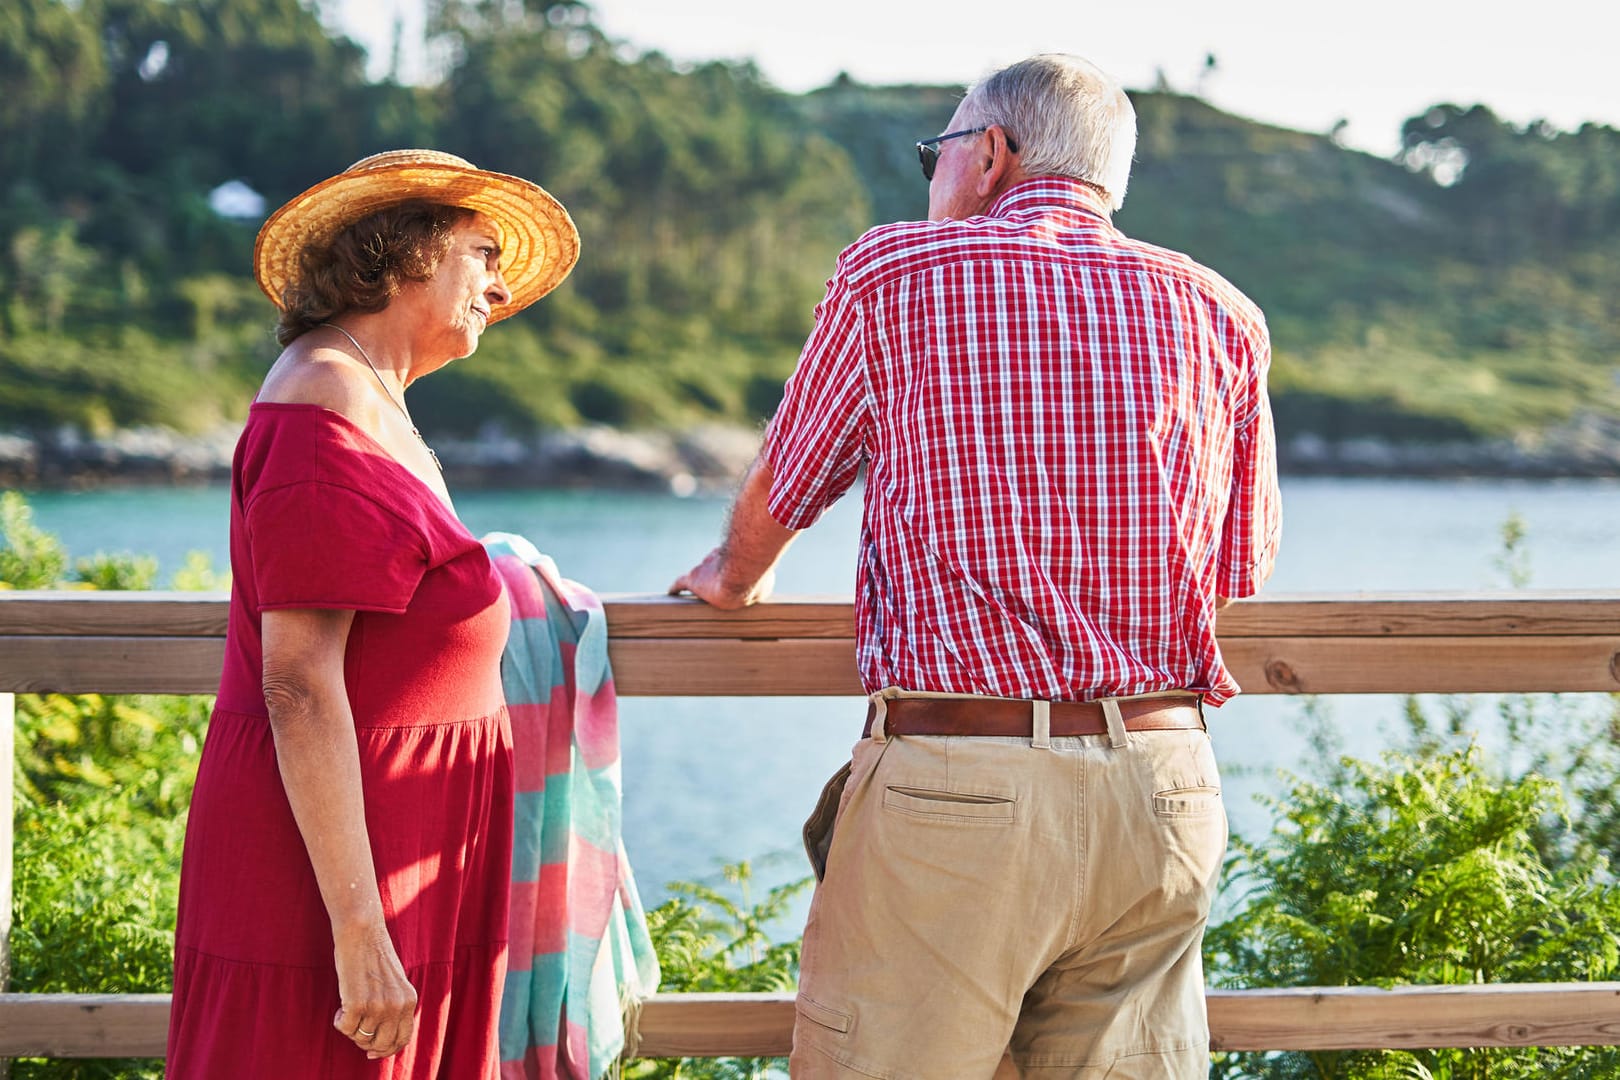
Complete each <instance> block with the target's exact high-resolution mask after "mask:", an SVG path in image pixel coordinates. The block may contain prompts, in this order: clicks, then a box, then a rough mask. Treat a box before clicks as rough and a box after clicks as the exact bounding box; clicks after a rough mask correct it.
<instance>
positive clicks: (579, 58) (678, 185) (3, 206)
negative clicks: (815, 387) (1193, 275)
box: [0, 0, 1620, 439]
mask: <svg viewBox="0 0 1620 1080" xmlns="http://www.w3.org/2000/svg"><path fill="white" fill-rule="evenodd" d="M430 7H431V11H432V18H431V20H430V22H431V26H430V31H431V41H430V45H431V49H430V52H431V54H432V55H434V56H436V57H438V58H439V59H440V67H439V70H440V77H439V78H437V79H436V80H435V81H433V82H432V83H431V84H429V85H423V86H407V85H401V84H399V83H397V82H396V81H394V80H392V79H385V80H383V81H380V82H370V81H368V80H367V78H366V75H365V71H364V59H365V58H364V56H363V54H362V52H361V51H360V49H359V48H358V47H357V46H356V45H354V44H353V43H352V42H350V41H348V40H346V39H344V38H342V37H340V36H335V35H334V34H333V33H332V32H331V31H329V30H327V29H326V28H325V27H324V26H323V25H322V23H321V20H320V19H319V18H318V17H317V14H316V12H315V9H314V7H313V5H312V4H311V3H310V2H308V0H75V2H71V3H70V2H67V0H14V2H12V3H8V4H7V5H5V10H4V11H3V12H0V429H8V428H9V429H12V430H18V429H26V428H34V427H46V426H52V425H56V424H59V423H62V422H71V423H74V424H77V425H79V426H80V427H81V428H83V429H87V430H91V431H105V430H107V429H109V428H113V427H120V426H129V425H136V424H147V423H157V424H165V425H169V426H172V427H176V428H180V429H182V430H197V429H201V428H205V427H208V426H210V425H212V424H214V423H216V422H218V421H220V420H222V419H229V418H232V417H240V415H241V414H242V411H243V409H244V407H245V403H246V401H247V399H248V397H249V395H250V394H251V388H252V386H253V385H254V383H255V381H256V377H257V375H258V373H259V372H261V371H262V370H263V368H264V366H265V365H266V364H267V363H268V361H269V359H270V358H271V357H272V355H273V352H274V347H273V344H272V340H271V337H270V334H269V321H270V320H269V306H268V304H267V303H266V302H265V300H264V298H263V297H262V296H261V295H260V294H259V293H258V291H257V289H256V288H255V287H254V285H253V284H252V282H251V279H250V278H248V277H247V276H246V270H247V267H248V265H249V256H250V251H251V245H252V237H253V234H254V232H255V230H256V228H257V225H258V221H259V220H260V218H261V217H262V211H260V212H258V213H255V212H253V211H251V210H249V211H248V212H247V213H245V214H244V215H243V216H241V217H226V216H221V214H219V213H216V212H215V210H214V209H213V208H212V207H211V205H210V196H211V193H215V192H216V191H218V189H220V187H221V185H226V184H230V183H233V182H234V183H236V184H240V185H245V187H246V188H248V189H251V191H252V192H256V193H258V194H259V195H260V196H262V197H263V199H264V200H265V202H266V204H267V205H268V206H271V207H273V206H275V205H277V204H279V203H280V202H281V201H282V200H284V199H285V198H287V197H288V196H290V195H292V194H294V193H295V192H297V191H298V190H300V189H302V188H303V187H304V186H306V185H308V184H310V183H312V182H314V181H316V180H318V179H321V178H322V177H325V176H327V175H329V174H331V173H333V172H335V171H337V170H340V169H342V168H343V167H345V166H346V165H347V164H348V163H350V162H351V161H354V160H355V159H357V158H359V157H361V156H363V155H365V154H367V153H371V152H374V151H376V150H379V149H383V148H388V147H394V146H401V145H433V146H439V147H442V148H444V149H448V150H451V151H455V152H457V153H461V154H463V155H465V156H467V157H469V158H471V159H472V160H474V161H476V162H478V163H479V164H481V165H484V166H486V167H489V168H495V169H502V170H507V171H513V172H517V173H520V174H523V175H528V176H533V177H535V178H537V179H539V180H540V181H541V182H543V183H544V184H545V185H547V186H548V187H549V188H550V189H551V190H552V191H553V192H554V193H556V194H557V195H558V196H559V197H561V198H562V199H563V201H564V202H565V203H566V204H567V205H568V206H569V207H570V208H571V210H572V212H573V213H574V215H575V217H576V219H577V220H578V223H579V226H580V231H581V234H582V237H583V241H584V253H583V257H582V259H581V262H580V265H579V267H578V269H577V270H576V271H575V273H574V275H573V277H572V278H571V279H570V280H569V281H568V282H567V283H565V284H564V286H563V287H562V288H561V289H559V290H558V292H557V293H555V294H554V295H553V296H551V297H548V298H547V300H546V301H545V302H543V303H542V304H540V305H538V306H537V307H536V308H535V309H533V310H532V311H531V312H528V313H526V314H525V315H523V316H522V317H520V318H518V319H515V320H512V321H511V322H509V323H506V324H504V325H503V326H501V327H500V328H499V329H498V331H497V332H496V333H494V334H491V335H490V337H489V340H488V341H487V342H486V344H485V345H484V347H483V349H481V351H480V353H479V355H478V356H477V357H475V358H474V359H473V360H471V361H469V362H467V363H464V364H460V365H457V366H456V367H454V368H453V369H451V370H450V371H449V372H447V373H446V374H444V375H443V376H440V377H439V378H436V379H435V380H434V390H433V392H432V393H430V394H427V395H423V398H422V400H421V401H420V402H419V404H418V410H419V414H420V415H421V417H422V420H423V423H424V425H425V426H427V427H429V428H431V429H437V430H440V431H446V432H449V431H455V432H472V431H475V430H477V429H479V428H480V427H481V426H483V425H485V424H487V423H490V422H496V423H499V424H501V425H503V426H505V427H507V428H509V429H512V430H517V431H522V430H527V429H531V428H534V427H536V426H553V427H555V426H568V425H573V424H577V423H579V422H581V421H598V422H606V423H611V424H615V425H621V426H631V427H635V426H642V427H649V426H676V427H678V426H682V425H685V424H689V423H692V422H695V421H699V420H705V419H730V420H750V419H754V418H758V417H760V416H763V415H765V414H767V413H769V411H770V410H771V409H772V408H773V407H774V403H775V401H776V398H777V395H778V394H779V391H780V383H781V380H782V378H783V376H784V375H785V374H786V372H787V371H788V370H789V369H790V368H791V366H792V363H793V359H794V357H795V356H796V354H797V350H798V347H799V345H800V344H801V343H802V340H803V337H804V335H805V333H806V331H807V330H808V328H809V324H810V319H811V310H812V307H813V306H814V304H815V302H816V301H817V300H818V299H819V297H820V292H821V287H822V282H823V281H824V279H825V278H826V276H827V274H828V273H829V272H830V270H831V268H832V265H833V259H834V257H835V255H836V253H837V251H838V250H839V249H840V247H842V246H843V245H844V244H846V243H848V242H849V241H850V240H852V239H854V237H855V236H856V235H858V234H859V232H860V231H861V230H862V229H863V228H865V227H866V226H868V225H870V224H872V223H875V222H878V221H885V220H893V219H896V218H911V217H918V216H921V214H922V213H923V212H924V208H925V206H926V192H925V189H924V187H923V182H922V180H921V178H920V177H919V176H918V175H917V171H916V165H915V157H914V154H913V152H912V149H911V142H912V141H913V140H914V139H916V138H917V137H919V136H921V135H923V134H926V133H928V132H931V131H937V130H939V129H940V127H941V126H942V125H943V124H944V123H945V122H946V121H947V120H948V118H949V116H950V113H951V110H952V108H953V107H954V104H955V101H956V98H957V95H958V94H959V92H960V89H959V88H953V87H923V86H900V87H870V86H862V85H859V84H857V83H854V82H852V81H851V80H849V79H847V78H841V79H839V80H836V81H835V82H834V83H833V84H831V85H829V86H827V87H825V88H823V89H821V90H818V91H815V92H813V93H810V94H806V95H788V94H785V93H782V92H780V91H778V90H776V89H774V88H773V87H771V86H770V85H769V84H768V83H767V82H766V80H765V79H764V78H763V77H762V76H761V75H760V73H759V72H758V71H756V70H755V69H754V68H753V67H751V66H750V65H748V64H746V63H730V62H715V63H707V64H700V65H697V66H693V67H684V66H678V65H675V64H673V63H672V62H670V61H669V60H668V59H667V58H665V57H663V56H661V55H659V54H657V53H648V54H638V53H636V52H634V51H633V50H631V49H628V48H627V47H626V46H624V45H623V44H622V43H618V42H615V41H612V40H609V39H608V38H606V37H605V36H604V35H603V34H602V33H601V31H600V30H599V29H597V28H596V26H595V25H594V23H593V21H592V15H591V11H590V8H589V7H588V5H586V4H584V3H580V2H577V0H435V3H433V4H432V5H431V6H430ZM964 74H971V73H964ZM1134 96H1135V100H1136V104H1137V108H1138V111H1139V113H1140V118H1141V132H1142V139H1141V145H1140V151H1139V154H1138V164H1137V168H1136V173H1135V178H1134V180H1133V183H1132V186H1131V194H1130V197H1129V200H1128V201H1127V203H1126V208H1125V210H1124V211H1123V213H1122V214H1121V216H1120V219H1119V221H1120V224H1121V226H1122V227H1123V228H1125V229H1126V231H1128V232H1130V233H1133V234H1135V235H1139V236H1141V237H1143V238H1144V239H1148V240H1152V241H1154V242H1159V243H1163V244H1166V245H1168V246H1171V247H1175V248H1179V249H1183V250H1186V251H1188V252H1190V253H1191V254H1193V255H1194V256H1196V257H1198V258H1201V259H1203V260H1206V261H1208V262H1209V263H1211V264H1212V265H1214V266H1216V267H1217V268H1219V269H1220V270H1222V271H1223V272H1224V273H1226V274H1227V276H1229V277H1231V278H1232V279H1233V280H1234V281H1235V282H1236V283H1237V284H1238V285H1239V286H1240V287H1242V288H1243V289H1245V290H1246V291H1248V292H1249V293H1251V294H1252V295H1253V296H1255V297H1256V299H1258V300H1259V301H1260V302H1261V303H1262V305H1263V306H1264V307H1265V308H1266V309H1267V311H1268V313H1269V314H1270V317H1271V321H1272V324H1273V327H1274V330H1275V336H1276V352H1277V365H1276V375H1275V379H1274V385H1275V389H1276V391H1277V397H1278V410H1277V411H1278V420H1279V425H1280V426H1281V428H1282V429H1283V431H1284V432H1285V433H1289V432H1301V431H1310V432H1316V433H1321V434H1324V435H1326V436H1329V437H1334V438H1338V437H1350V436H1356V435H1368V434H1372V435H1380V436H1384V437H1390V438H1421V439H1434V438H1448V437H1463V438H1471V437H1477V436H1482V435H1501V434H1508V433H1514V434H1524V433H1529V432H1534V431H1536V430H1538V429H1541V428H1545V427H1547V426H1548V425H1553V424H1558V423H1562V422H1565V421H1568V420H1569V419H1571V418H1572V417H1575V416H1577V415H1594V416H1596V417H1599V418H1602V419H1603V420H1605V421H1609V420H1613V419H1614V418H1616V417H1617V416H1620V391H1617V388H1616V382H1615V375H1616V364H1617V361H1620V300H1617V299H1616V297H1620V245H1617V244H1616V243H1615V240H1616V233H1617V231H1620V132H1616V131H1615V130H1614V129H1612V128H1607V127H1599V126H1595V125H1588V126H1586V127H1583V128H1581V129H1580V130H1579V131H1576V132H1561V131H1555V130H1553V129H1550V128H1547V127H1546V126H1545V125H1530V126H1529V127H1526V128H1519V127H1515V126H1514V125H1511V124H1508V123H1505V122H1503V121H1501V120H1499V119H1498V118H1496V117H1495V116H1493V115H1492V114H1491V113H1490V112H1489V110H1487V109H1485V108H1483V107H1479V106H1475V107H1472V108H1465V107H1460V106H1453V105H1441V106H1437V107H1436V108H1434V109H1432V110H1430V111H1428V112H1427V113H1425V114H1424V115H1422V116H1418V117H1414V118H1413V119H1412V120H1410V121H1408V122H1407V124H1406V126H1405V129H1404V132H1403V137H1404V143H1403V146H1404V149H1403V151H1402V153H1401V154H1400V155H1399V158H1398V160H1395V161H1384V160H1380V159H1377V158H1374V157H1370V156H1368V155H1366V154H1361V153H1357V152H1354V151H1350V150H1347V149H1344V148H1341V147H1339V146H1338V145H1336V144H1335V143H1334V142H1333V140H1332V138H1331V137H1329V136H1319V135H1312V134H1305V133H1300V132H1292V131H1283V130H1279V129H1275V128H1268V127H1264V126H1261V125H1258V124H1254V123H1251V122H1249V121H1246V120H1243V119H1240V118H1238V117H1234V116H1229V115H1225V114H1222V113H1220V112H1218V111H1216V110H1214V109H1212V108H1210V107H1209V106H1208V105H1206V104H1205V103H1203V102H1202V101H1200V100H1198V99H1196V98H1192V97H1186V96H1181V95H1178V94H1175V93H1172V92H1169V91H1167V90H1162V89H1161V90H1157V91H1151V92H1139V93H1136V94H1135V95H1134Z"/></svg>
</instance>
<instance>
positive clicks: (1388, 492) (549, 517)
mask: <svg viewBox="0 0 1620 1080" xmlns="http://www.w3.org/2000/svg"><path fill="white" fill-rule="evenodd" d="M30 500H31V503H32V505H33V507H34V512H35V517H36V520H37V521H38V523H39V524H40V525H41V526H43V527H44V528H46V529H49V530H51V531H53V532H55V533H57V534H58V535H59V536H60V537H61V538H62V539H63V541H64V542H65V543H66V544H67V546H68V548H69V550H70V551H71V552H73V553H74V554H75V555H84V554H89V553H91V552H93V551H97V550H104V551H130V552H138V553H146V554H153V555H156V556H157V557H158V559H159V564H160V574H161V575H162V576H163V577H164V578H166V577H167V576H168V575H169V574H171V573H172V572H173V571H174V570H175V569H176V568H177V567H178V566H179V565H180V563H181V560H182V559H183V558H184V556H185V553H186V552H187V551H189V550H193V549H196V550H202V551H205V552H208V553H209V554H210V555H211V556H212V557H213V559H214V561H215V564H216V565H217V566H221V567H223V566H224V565H225V564H226V562H227V559H226V516H227V500H228V492H227V491H226V490H225V489H224V488H223V487H219V488H189V489H136V490H122V491H97V492H75V493H38V494H32V495H31V496H30ZM456 502H457V508H458V510H459V512H460V514H461V516H462V518H463V520H465V521H466V522H467V524H468V526H469V528H471V529H472V531H473V532H475V533H483V532H487V531H493V530H504V531H509V532H517V533H522V534H524V535H526V536H528V537H529V538H530V539H532V540H533V541H534V542H535V543H536V544H537V545H538V546H539V547H540V548H541V549H542V550H545V551H547V552H548V553H550V554H551V555H552V556H553V557H554V558H555V559H556V560H557V563H558V565H559V566H560V567H561V568H562V571H563V572H564V573H565V574H566V575H568V576H569V577H573V578H575V579H577V580H580V581H584V582H586V583H587V584H589V585H591V586H592V587H593V588H595V589H596V590H597V591H598V592H662V591H663V590H664V588H665V587H666V586H667V585H668V584H669V582H670V581H671V580H673V579H674V577H675V576H676V575H677V574H678V573H680V572H681V571H683V570H685V569H686V568H687V567H688V566H690V565H691V564H692V563H693V562H695V561H696V560H697V559H699V558H700V557H701V556H702V555H703V554H704V553H705V552H707V551H708V549H709V548H710V547H711V546H713V544H714V543H715V542H716V540H717V539H718V538H719V535H720V530H721V526H722V522H723V518H724V513H725V509H726V500H725V499H721V498H710V497H694V498H686V499H682V498H677V497H674V496H669V495H649V494H634V493H623V492H542V491H504V492H485V491H478V492H464V493H461V494H459V495H458V496H457V499H456ZM1283 504H1284V536H1285V539H1284V544H1283V552H1282V555H1281V557H1280V558H1279V560H1278V565H1277V570H1276V573H1275V575H1274V577H1273V578H1272V581H1271V584H1270V585H1269V586H1268V589H1267V592H1268V594H1275V593H1279V592H1324V591H1326V592H1355V591H1366V590H1376V591H1391V590H1394V591H1420V590H1432V589H1481V588H1498V587H1504V586H1505V585H1506V584H1507V580H1506V578H1505V577H1504V574H1503V572H1502V571H1501V570H1500V569H1498V568H1497V566H1496V563H1497V562H1498V559H1499V553H1500V551H1501V530H1502V525H1503V523H1504V522H1505V521H1506V520H1507V519H1508V517H1509V515H1515V514H1516V515H1517V516H1518V517H1519V518H1520V519H1522V521H1523V522H1524V524H1525V527H1526V530H1527V551H1528V569H1529V572H1530V575H1531V584H1532V585H1533V586H1534V587H1538V588H1599V589H1620V559H1617V558H1616V557H1615V553H1616V548H1617V539H1616V538H1617V537H1620V483H1615V482H1603V481H1578V482H1577V481H1569V482H1558V483H1530V482H1485V481H1391V480H1327V479H1294V480H1285V481H1284V485H1283ZM858 528H859V503H858V498H849V499H846V500H845V501H844V502H843V503H841V504H839V505H838V506H835V507H834V508H833V509H832V510H831V511H829V512H828V514H827V515H826V517H825V518H824V519H823V520H822V521H821V522H820V523H818V525H817V526H816V527H815V528H813V529H811V530H810V531H809V532H807V533H805V534H804V535H803V536H801V537H800V538H799V540H798V541H797V542H796V543H795V544H794V546H793V547H792V548H791V549H790V550H789V552H788V555H787V557H786V559H785V560H784V563H783V566H782V568H781V571H780V573H779V576H778V589H779V590H780V591H781V592H783V593H835V594H844V595H847V594H849V593H850V592H851V591H852V589H853V576H854V551H855V539H856V534H857V531H858ZM1327 708H1328V710H1329V713H1330V715H1331V716H1332V717H1333V718H1334V720H1335V723H1336V726H1337V729H1338V730H1339V731H1340V732H1341V734H1342V736H1343V738H1344V741H1345V744H1346V746H1347V747H1348V748H1349V749H1350V750H1352V751H1354V752H1356V753H1361V754H1372V753H1375V752H1376V751H1377V749H1378V748H1379V747H1380V746H1382V745H1383V744H1384V743H1385V741H1386V740H1387V738H1388V734H1389V732H1390V731H1391V730H1392V728H1393V725H1394V724H1395V723H1396V720H1397V717H1398V703H1397V700H1396V699H1392V698H1375V697H1374V698H1369V697H1341V698H1335V699H1330V700H1329V701H1328V704H1327ZM1479 712H1480V714H1481V715H1482V716H1486V717H1488V715H1489V713H1490V709H1489V707H1488V703H1483V704H1482V706H1481V708H1480V709H1479ZM621 716H622V722H623V755H624V777H625V839H626V846H627V847H628V849H629V852H630V857H631V860H632V863H633V864H634V866H635V868H636V873H637V877H638V879H639V881H640V882H641V887H642V891H643V893H644V894H645V895H646V899H647V900H648V902H649V903H652V902H656V901H657V900H658V899H659V898H660V897H661V896H662V894H663V889H662V886H663V885H664V884H665V883H667V882H669V881H673V880H682V879H684V880H706V881H713V880H715V878H716V874H717V871H718V868H719V867H720V866H721V865H722V864H723V863H724V862H726V861H735V860H738V859H744V858H748V859H754V860H756V861H761V860H762V861H763V862H764V863H765V864H766V865H765V866H764V868H763V869H762V871H761V877H762V879H763V881H764V882H766V883H769V882H774V881H780V880H785V879H788V878H792V877H797V876H799V875H801V874H803V873H806V872H808V871H807V866H806V864H805V862H804V858H803V855H802V853H801V852H800V851H799V850H798V848H797V844H798V830H799V826H800V824H801V822H802V819H803V817H804V815H805V814H807V813H808V812H809V810H810V808H811V806H812V805H813V803H814V801H815V797H816V793H817V791H818V790H819V789H820V786H821V784H822V782H823V780H824V779H825V777H826V776H828V775H829V774H831V773H832V772H833V770H835V769H836V768H837V767H838V766H839V765H840V764H841V763H842V762H843V760H844V759H845V758H846V756H847V754H848V751H849V745H850V742H851V740H852V739H853V738H854V737H855V735H856V734H857V733H858V731H859V726H860V716H861V703H860V702H859V701H858V700H851V699H826V698H770V699H754V700H739V699H712V698H704V699H698V698H627V699H624V701H623V702H622V705H621ZM1302 727H1303V711H1302V706H1301V704H1300V703H1299V702H1297V701H1291V700H1288V699H1285V698H1273V697H1253V698H1239V699H1238V700H1236V701H1234V702H1232V703H1231V704H1230V705H1228V706H1226V707H1225V708H1223V709H1221V710H1220V711H1219V712H1218V713H1216V714H1215V715H1214V718H1213V720H1212V730H1213V733H1214V737H1215V744H1216V748H1217V751H1218V753H1219V755H1220V757H1221V761H1222V765H1223V768H1224V769H1225V770H1226V772H1227V778H1226V780H1227V790H1228V809H1229V813H1230V816H1231V819H1232V825H1233V829H1234V831H1237V832H1243V833H1255V832H1258V831H1261V830H1263V829H1264V828H1266V826H1267V824H1268V821H1269V818H1268V814H1267V811H1265V810H1264V808H1263V807H1261V806H1260V805H1259V804H1258V803H1256V802H1255V801H1254V796H1255V795H1257V794H1261V793H1265V792H1268V791H1276V790H1278V787H1279V782H1278V780H1277V779H1276V777H1277V771H1278V770H1279V769H1297V768H1299V767H1301V764H1302V760H1303V757H1304V755H1306V754H1307V752H1308V750H1307V746H1306V743H1305V740H1304V738H1303V732H1302Z"/></svg>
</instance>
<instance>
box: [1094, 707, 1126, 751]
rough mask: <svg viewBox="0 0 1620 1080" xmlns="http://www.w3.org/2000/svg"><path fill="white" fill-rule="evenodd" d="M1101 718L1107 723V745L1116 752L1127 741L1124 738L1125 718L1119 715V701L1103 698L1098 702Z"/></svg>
mask: <svg viewBox="0 0 1620 1080" xmlns="http://www.w3.org/2000/svg"><path fill="white" fill-rule="evenodd" d="M1098 704H1099V705H1101V706H1102V711H1103V717H1104V719H1106V720H1107V721H1108V745H1109V746H1111V747H1113V748H1114V749H1115V750H1118V749H1119V748H1120V747H1122V746H1124V745H1125V744H1126V742H1127V741H1128V739H1127V738H1126V736H1125V718H1124V717H1123V716H1121V715H1120V714H1119V699H1118V698H1111V697H1105V698H1103V699H1102V700H1101V701H1099V702H1098Z"/></svg>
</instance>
